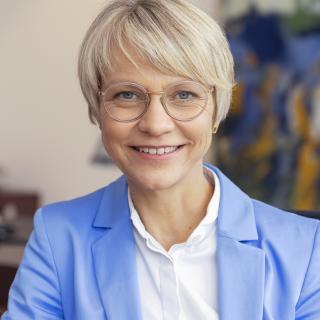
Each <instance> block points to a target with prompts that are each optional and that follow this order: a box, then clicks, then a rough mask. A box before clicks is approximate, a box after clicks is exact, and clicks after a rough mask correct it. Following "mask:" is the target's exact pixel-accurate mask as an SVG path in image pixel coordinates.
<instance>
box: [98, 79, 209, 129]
mask: <svg viewBox="0 0 320 320" xmlns="http://www.w3.org/2000/svg"><path fill="white" fill-rule="evenodd" d="M184 83H196V84H197V85H200V86H201V87H202V88H203V89H204V91H205V92H206V93H207V96H206V98H205V99H203V100H205V105H204V107H203V109H202V110H201V111H200V112H199V113H197V114H196V115H194V116H192V117H190V118H187V119H178V118H176V117H174V116H172V115H171V114H170V112H169V110H168V109H167V105H166V102H167V101H166V99H165V95H164V93H165V92H166V91H167V90H168V89H170V88H171V87H173V86H176V85H179V84H184ZM118 85H133V86H135V87H138V88H139V89H141V90H142V92H143V93H144V94H145V96H146V98H147V100H146V103H145V108H144V110H143V112H142V113H141V114H140V115H139V116H137V117H135V118H133V119H129V120H121V119H118V118H116V117H114V116H113V115H111V113H110V112H109V109H110V108H108V105H107V103H106V104H104V105H103V108H104V110H105V111H106V112H107V113H108V115H109V117H110V118H112V119H113V120H115V121H118V122H125V123H129V122H134V121H137V120H139V119H141V118H142V117H143V116H144V115H145V114H146V112H147V111H148V108H149V105H150V102H151V98H150V96H151V95H160V96H161V97H160V102H161V104H162V107H163V109H164V110H165V112H166V113H167V115H168V116H169V117H170V118H172V119H174V120H177V121H182V122H187V121H191V120H193V119H195V118H197V117H198V116H200V114H201V113H202V112H203V111H204V110H205V109H206V108H207V105H208V97H209V94H212V92H213V91H214V90H215V87H214V86H210V87H209V88H207V87H205V86H204V85H202V84H201V83H199V82H196V81H192V80H182V81H176V82H173V83H170V84H169V85H168V86H166V87H165V88H164V90H163V91H147V90H146V88H145V87H144V86H143V85H141V84H140V83H136V82H130V81H124V82H118V83H114V84H111V85H110V86H109V87H107V88H106V89H105V90H104V91H98V96H99V97H100V100H101V98H102V97H103V96H104V95H105V94H106V92H107V91H108V90H109V89H110V88H112V87H115V86H118ZM107 101H108V100H107ZM100 103H101V101H100Z"/></svg>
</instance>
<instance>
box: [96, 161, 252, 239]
mask: <svg viewBox="0 0 320 320" xmlns="http://www.w3.org/2000/svg"><path fill="white" fill-rule="evenodd" d="M205 166H206V167H208V168H209V169H211V170H214V171H215V173H216V174H217V176H218V178H219V181H220V184H221V199H220V206H219V216H218V234H219V235H220V236H225V237H229V238H233V239H235V240H238V241H244V240H257V239H258V233H257V227H256V222H255V217H254V212H253V206H252V201H251V199H250V198H249V197H248V196H247V195H246V194H245V193H244V192H243V191H241V190H240V189H239V188H238V187H237V186H236V185H235V184H234V183H233V182H231V181H230V180H229V179H228V178H227V177H226V176H225V175H224V174H223V173H222V172H221V171H220V170H219V169H217V168H216V167H214V166H212V165H210V164H205ZM127 190H128V186H127V180H126V177H125V176H121V177H120V178H119V179H117V180H116V181H114V182H113V183H111V184H110V185H109V186H108V187H106V188H105V190H104V194H103V197H102V200H101V202H100V205H99V208H98V211H97V214H96V217H95V219H94V222H93V226H94V227H102V228H112V226H113V225H115V224H116V223H117V222H118V221H119V220H121V219H126V218H127V219H128V218H129V219H130V212H129V207H128V201H127V192H128V191H127Z"/></svg>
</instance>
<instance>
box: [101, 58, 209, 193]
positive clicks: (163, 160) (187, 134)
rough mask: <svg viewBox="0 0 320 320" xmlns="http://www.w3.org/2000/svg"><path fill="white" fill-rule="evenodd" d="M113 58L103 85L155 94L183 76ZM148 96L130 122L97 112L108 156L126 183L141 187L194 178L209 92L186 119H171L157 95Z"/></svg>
mask: <svg viewBox="0 0 320 320" xmlns="http://www.w3.org/2000/svg"><path fill="white" fill-rule="evenodd" d="M117 59H118V60H117V64H116V65H115V68H114V72H112V73H110V74H108V76H107V77H106V78H105V81H104V83H103V87H104V88H107V87H108V86H109V85H110V84H113V83H118V82H124V81H129V82H135V83H139V84H141V85H143V86H144V87H145V88H146V90H147V91H150V92H159V91H163V89H164V88H165V87H166V86H168V85H169V84H171V83H173V82H176V81H180V80H187V79H184V78H181V77H179V76H171V75H165V74H162V73H159V72H158V71H156V70H155V69H153V68H152V67H151V66H150V65H148V64H146V63H144V62H143V61H142V62H141V61H138V63H139V66H140V70H138V69H137V68H136V67H135V66H134V65H133V64H131V63H130V62H129V61H128V60H127V59H126V58H125V57H123V56H118V58H117ZM150 98H151V100H150V105H149V108H148V110H147V112H146V113H145V114H144V115H143V116H142V117H141V118H140V119H138V120H136V121H134V122H129V123H128V122H127V123H124V122H118V121H115V120H113V119H112V118H110V116H109V115H108V114H107V113H106V112H104V111H102V115H101V135H102V141H103V144H104V146H105V148H106V150H107V152H108V154H109V155H110V157H111V158H112V159H113V161H114V162H115V164H116V165H117V166H118V167H119V168H120V170H121V171H122V172H123V173H124V174H125V175H126V176H127V178H128V182H129V184H130V185H132V186H136V187H139V188H140V189H141V188H142V189H144V190H153V191H156V190H163V189H170V188H172V187H174V186H177V185H178V184H182V183H192V182H195V180H194V179H197V178H199V177H196V175H199V173H201V172H202V160H203V156H204V155H205V153H206V152H207V150H208V148H209V146H210V143H211V131H212V115H213V108H214V106H213V99H212V97H211V95H210V97H209V99H208V105H207V108H206V110H205V111H204V112H202V113H201V114H200V115H199V116H198V117H197V118H195V119H193V120H191V121H186V122H182V121H177V120H174V119H172V118H171V117H170V116H169V115H168V114H167V113H166V112H165V110H164V108H163V106H162V104H161V101H160V95H153V94H152V95H150ZM169 148H170V149H169ZM142 149H143V150H142ZM146 151H147V153H146ZM165 151H169V152H168V153H165ZM155 152H156V154H154V153H155ZM163 152H164V153H163Z"/></svg>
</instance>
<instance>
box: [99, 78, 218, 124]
mask: <svg viewBox="0 0 320 320" xmlns="http://www.w3.org/2000/svg"><path fill="white" fill-rule="evenodd" d="M213 90H214V87H210V88H209V89H208V88H206V87H204V86H203V85H202V84H200V83H198V82H195V81H189V80H185V81H178V82H174V83H171V84H170V85H168V86H167V87H166V88H165V89H164V91H159V92H148V91H147V90H146V89H145V88H144V87H143V86H142V85H140V84H138V83H133V82H121V83H116V84H112V85H110V86H109V87H108V88H107V89H106V90H104V91H103V92H101V91H99V93H98V94H99V96H100V104H101V105H102V107H103V108H104V109H105V111H106V112H107V113H108V115H109V116H110V117H111V118H112V119H114V120H116V121H120V122H131V121H135V120H138V119H140V118H141V117H142V116H143V115H144V114H145V113H146V112H147V110H148V107H149V104H150V100H151V99H150V95H152V94H157V95H161V97H160V101H161V104H162V106H163V108H164V110H165V111H166V113H167V114H168V115H169V116H170V117H172V118H173V119H175V120H179V121H190V120H193V119H194V118H196V117H198V116H199V115H200V114H201V113H202V112H203V111H204V110H205V109H206V107H207V103H208V93H209V94H211V93H212V91H213Z"/></svg>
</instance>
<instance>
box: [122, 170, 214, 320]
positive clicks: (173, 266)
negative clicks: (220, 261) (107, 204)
mask: <svg viewBox="0 0 320 320" xmlns="http://www.w3.org/2000/svg"><path fill="white" fill-rule="evenodd" d="M205 170H207V173H208V176H209V177H210V178H212V182H214V185H215V191H214V194H213V196H212V198H211V200H210V202H209V205H208V208H207V213H206V215H205V217H204V218H203V219H202V221H201V222H200V224H199V225H198V226H197V227H196V228H195V229H194V231H193V232H192V234H191V235H190V236H189V238H188V240H187V241H186V242H184V243H179V244H175V245H173V246H172V247H171V248H170V249H169V251H166V250H165V249H164V248H163V247H162V246H161V244H160V243H159V242H158V241H157V240H156V239H155V238H154V237H153V236H152V235H151V234H149V233H148V232H147V231H146V229H145V227H144V225H143V223H142V221H141V219H140V217H139V214H138V213H137V211H136V210H135V208H134V206H133V203H132V199H131V197H130V192H128V200H129V207H130V211H131V220H132V223H133V225H134V237H135V241H136V247H137V255H136V261H137V272H138V284H139V290H140V297H141V309H142V316H143V319H145V320H151V319H152V320H160V319H161V320H195V319H201V320H206V319H208V320H209V319H210V320H216V319H219V315H218V298H217V271H216V269H217V268H216V245H217V241H216V221H217V216H218V208H219V202H220V182H219V179H218V177H217V175H216V174H215V173H214V172H213V171H211V170H209V169H207V168H205Z"/></svg>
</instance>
